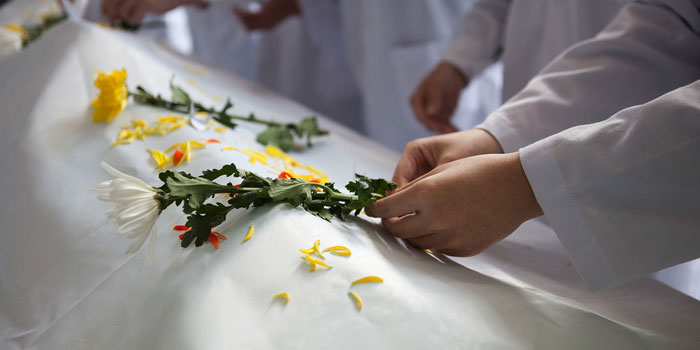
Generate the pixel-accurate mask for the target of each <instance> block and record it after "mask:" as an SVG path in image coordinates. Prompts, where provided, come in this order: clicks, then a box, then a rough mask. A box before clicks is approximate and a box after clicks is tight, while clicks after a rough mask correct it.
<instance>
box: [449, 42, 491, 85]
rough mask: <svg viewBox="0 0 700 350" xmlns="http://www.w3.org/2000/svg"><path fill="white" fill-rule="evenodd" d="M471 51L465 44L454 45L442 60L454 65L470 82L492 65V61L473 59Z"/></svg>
mask: <svg viewBox="0 0 700 350" xmlns="http://www.w3.org/2000/svg"><path fill="white" fill-rule="evenodd" d="M469 53H470V50H469V49H468V48H466V47H464V46H463V44H458V43H456V42H455V43H452V44H451V45H450V46H449V47H448V48H447V50H445V52H444V53H443V55H442V60H443V61H445V62H447V63H450V64H452V65H453V66H455V67H456V68H457V69H459V71H460V72H461V73H462V74H463V75H464V76H465V77H467V79H469V80H474V77H475V76H476V75H478V74H479V73H481V71H483V70H484V69H486V67H487V66H488V65H489V64H491V61H490V60H488V59H483V58H475V57H471V56H473V55H470V54H469Z"/></svg>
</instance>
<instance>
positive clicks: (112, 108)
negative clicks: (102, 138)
mask: <svg viewBox="0 0 700 350" xmlns="http://www.w3.org/2000/svg"><path fill="white" fill-rule="evenodd" d="M95 87H97V88H98V89H99V90H100V93H99V95H97V98H95V99H94V100H93V101H92V107H94V108H95V111H94V112H93V113H92V120H93V121H95V122H108V121H111V120H112V119H114V117H116V116H117V114H119V113H121V111H123V110H124V108H125V107H126V101H127V98H128V97H129V95H128V92H127V89H126V69H124V68H122V70H121V71H118V70H115V71H113V72H112V73H111V74H107V73H104V72H97V78H96V79H95Z"/></svg>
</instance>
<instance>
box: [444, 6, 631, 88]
mask: <svg viewBox="0 0 700 350" xmlns="http://www.w3.org/2000/svg"><path fill="white" fill-rule="evenodd" d="M628 2H629V0H556V1H555V0H482V1H480V2H479V3H477V4H476V5H474V7H473V8H472V10H471V11H470V12H469V14H468V15H467V16H466V17H465V18H464V20H463V21H462V24H461V27H460V29H459V32H458V34H457V36H456V37H455V39H454V40H453V41H452V43H451V44H450V46H449V48H448V49H447V51H446V52H445V53H444V55H443V60H446V61H448V62H450V63H452V64H454V65H455V66H456V67H458V68H459V69H460V70H461V71H462V73H464V74H465V75H466V76H468V77H471V78H474V77H475V76H477V75H478V74H479V73H481V72H482V71H483V70H484V68H485V67H487V66H488V65H490V64H491V63H493V62H494V61H495V60H498V59H502V60H503V64H504V72H503V91H502V96H503V101H506V100H508V99H509V98H510V97H511V96H513V95H514V94H515V93H516V92H518V91H520V90H521V89H522V88H523V87H525V84H527V82H528V81H529V80H530V79H531V78H532V77H533V76H535V75H536V74H537V73H538V72H539V71H540V70H541V69H542V68H544V66H545V65H546V64H547V63H549V62H550V61H551V60H552V59H553V58H555V57H556V56H557V55H558V54H559V53H561V52H562V51H564V50H565V49H566V48H568V47H569V46H571V45H573V44H575V43H577V42H579V41H581V40H585V39H588V38H591V37H593V36H594V35H596V34H597V33H598V32H599V31H600V30H601V29H602V28H603V27H604V26H605V25H606V24H608V22H610V20H611V19H612V18H613V17H614V16H615V14H617V12H618V11H619V9H620V8H621V7H622V6H623V5H624V4H625V3H628Z"/></svg>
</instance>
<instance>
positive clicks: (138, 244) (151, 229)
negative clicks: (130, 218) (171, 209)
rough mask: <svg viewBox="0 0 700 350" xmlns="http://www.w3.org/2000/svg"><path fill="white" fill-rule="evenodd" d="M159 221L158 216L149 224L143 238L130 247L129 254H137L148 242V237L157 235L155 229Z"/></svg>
mask: <svg viewBox="0 0 700 350" xmlns="http://www.w3.org/2000/svg"><path fill="white" fill-rule="evenodd" d="M157 219H158V216H157V215H156V216H154V217H153V219H151V221H150V222H149V223H148V227H147V230H146V231H145V232H144V234H142V235H141V237H139V238H138V239H137V240H136V242H134V243H132V244H131V246H129V249H128V250H127V253H135V252H137V251H138V250H139V249H140V248H141V247H142V246H143V242H145V241H146V238H148V236H151V235H155V234H156V232H155V231H156V229H155V227H154V224H155V223H156V220H157ZM149 249H150V248H149ZM149 261H150V258H149Z"/></svg>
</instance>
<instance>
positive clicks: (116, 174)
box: [100, 162, 151, 188]
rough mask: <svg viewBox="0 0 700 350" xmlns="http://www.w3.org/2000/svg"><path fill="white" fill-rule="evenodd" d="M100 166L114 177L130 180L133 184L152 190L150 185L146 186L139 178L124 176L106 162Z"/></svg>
mask: <svg viewBox="0 0 700 350" xmlns="http://www.w3.org/2000/svg"><path fill="white" fill-rule="evenodd" d="M100 165H102V168H103V169H104V170H106V171H107V172H108V173H109V174H110V175H112V176H114V177H118V178H122V179H124V180H129V181H131V182H133V183H136V184H139V185H141V186H142V187H144V188H151V186H148V184H146V183H145V182H144V181H143V180H141V179H139V178H137V177H134V176H131V175H127V174H124V173H122V172H121V171H119V170H117V169H114V168H113V167H112V166H111V165H109V164H107V163H106V162H102V164H100Z"/></svg>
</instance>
